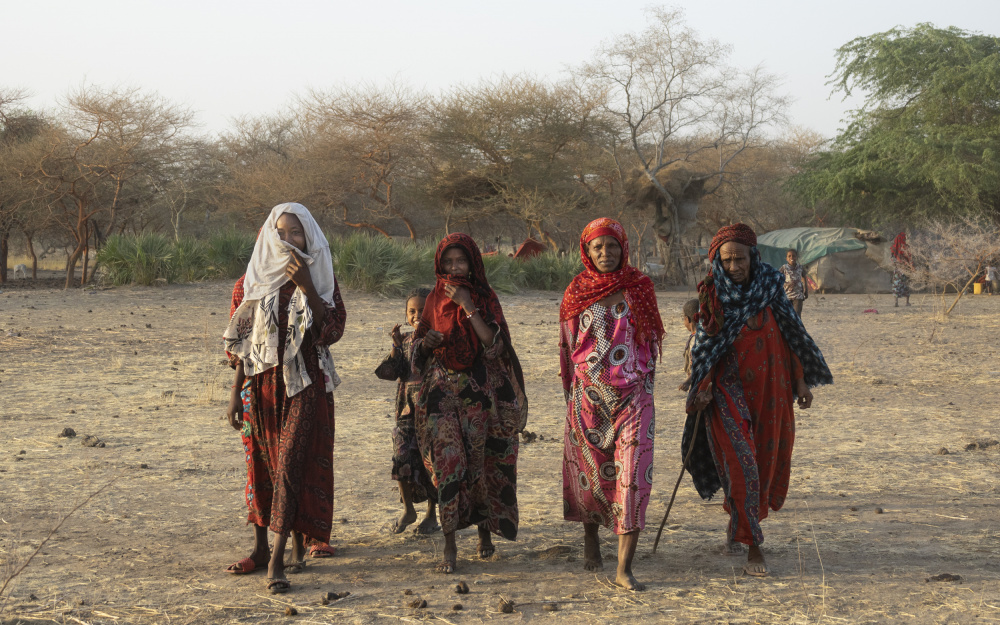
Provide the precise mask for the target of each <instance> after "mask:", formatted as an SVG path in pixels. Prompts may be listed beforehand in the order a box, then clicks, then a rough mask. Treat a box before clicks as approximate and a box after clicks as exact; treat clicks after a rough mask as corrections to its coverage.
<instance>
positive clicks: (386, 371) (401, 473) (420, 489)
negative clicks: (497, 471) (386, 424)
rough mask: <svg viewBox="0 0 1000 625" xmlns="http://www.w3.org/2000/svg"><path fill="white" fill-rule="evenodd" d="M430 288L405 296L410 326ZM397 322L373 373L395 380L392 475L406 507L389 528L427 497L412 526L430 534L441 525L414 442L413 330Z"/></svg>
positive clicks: (407, 520)
mask: <svg viewBox="0 0 1000 625" xmlns="http://www.w3.org/2000/svg"><path fill="white" fill-rule="evenodd" d="M429 293H430V289H414V290H413V291H412V292H411V293H410V295H409V296H408V297H407V298H406V323H407V324H409V325H410V326H411V327H412V328H413V329H414V330H415V329H416V328H417V324H419V323H420V316H421V315H422V314H423V312H424V300H426V299H427V295H428V294H429ZM399 328H400V324H398V323H397V324H396V325H395V326H394V327H393V328H392V331H391V332H389V337H390V338H391V339H392V351H391V352H389V355H388V356H386V357H385V360H383V361H382V364H381V365H379V367H378V369H376V370H375V375H376V376H378V377H379V378H381V379H383V380H398V381H399V386H398V389H397V391H396V426H395V427H394V428H393V429H392V447H393V452H392V479H394V480H396V481H397V482H398V483H399V498H400V500H401V501H402V503H403V505H404V506H405V507H406V509H405V510H404V511H403V516H401V517H399V519H397V520H395V521H393V523H392V528H391V529H392V532H393V533H394V534H399V533H400V532H402V531H403V530H405V529H406V528H407V526H409V525H410V524H411V523H413V522H414V521H416V520H417V511H416V510H415V509H414V507H413V504H415V503H421V502H422V501H424V500H426V501H427V514H426V515H425V516H424V519H423V520H422V521H421V522H420V524H419V525H418V526H417V528H416V533H418V534H430V533H433V532H436V531H438V530H439V529H441V526H439V525H438V524H437V519H436V517H437V514H436V511H435V506H434V500H433V499H431V498H429V497H428V496H427V494H428V492H429V491H430V492H435V491H434V490H433V487H431V482H430V479H429V478H428V476H427V471H426V469H424V463H423V460H422V459H421V457H420V449H419V447H418V446H417V434H416V430H415V429H414V426H413V406H414V402H415V400H416V397H415V394H416V393H417V392H418V391H419V390H420V380H421V378H420V376H419V375H416V376H414V374H413V372H412V369H411V367H410V356H411V355H412V349H413V333H412V332H409V333H407V334H405V335H404V334H402V333H400V331H399Z"/></svg>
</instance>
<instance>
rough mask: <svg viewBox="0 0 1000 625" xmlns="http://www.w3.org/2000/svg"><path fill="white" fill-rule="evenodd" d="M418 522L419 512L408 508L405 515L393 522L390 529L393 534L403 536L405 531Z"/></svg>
mask: <svg viewBox="0 0 1000 625" xmlns="http://www.w3.org/2000/svg"><path fill="white" fill-rule="evenodd" d="M416 520H417V511H416V510H414V509H413V508H407V509H406V511H405V512H404V513H403V516H401V517H399V518H398V519H396V520H395V521H393V522H392V527H391V528H390V529H391V530H392V533H393V534H402V533H403V531H404V530H405V529H406V528H407V527H409V526H410V524H411V523H413V522H414V521H416Z"/></svg>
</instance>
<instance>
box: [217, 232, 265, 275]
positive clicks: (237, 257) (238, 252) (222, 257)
mask: <svg viewBox="0 0 1000 625" xmlns="http://www.w3.org/2000/svg"><path fill="white" fill-rule="evenodd" d="M256 242H257V236H256V235H255V234H254V233H252V232H240V231H239V230H235V229H230V230H223V231H222V232H217V233H215V234H213V235H212V236H211V237H209V239H208V247H207V248H206V249H205V254H206V257H207V259H208V265H209V271H210V272H211V274H212V275H214V276H217V277H219V278H239V277H240V276H242V275H243V274H244V273H246V270H247V263H249V262H250V256H251V255H252V254H253V246H254V243H256Z"/></svg>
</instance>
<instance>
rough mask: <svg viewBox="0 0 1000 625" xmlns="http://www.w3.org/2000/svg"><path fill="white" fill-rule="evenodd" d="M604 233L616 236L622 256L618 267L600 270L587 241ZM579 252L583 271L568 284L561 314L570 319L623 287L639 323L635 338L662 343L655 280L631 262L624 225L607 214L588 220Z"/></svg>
mask: <svg viewBox="0 0 1000 625" xmlns="http://www.w3.org/2000/svg"><path fill="white" fill-rule="evenodd" d="M605 235H607V236H612V237H614V238H615V239H616V240H617V241H618V244H619V245H621V247H622V260H621V264H620V265H619V266H618V269H616V270H615V271H611V272H608V273H601V272H600V271H598V270H597V267H596V266H595V265H594V261H592V260H590V255H589V254H587V244H588V243H590V242H591V241H592V240H594V239H596V238H597V237H600V236H605ZM580 256H581V257H582V258H583V271H582V272H580V274H578V275H577V276H576V277H575V278H573V281H572V282H571V283H570V285H569V286H568V287H567V288H566V294H565V295H564V296H563V300H562V304H561V305H560V306H559V318H560V319H561V320H562V321H568V320H569V319H572V318H573V317H576V316H577V315H579V314H580V313H582V312H583V311H585V310H587V308H589V307H590V306H591V305H592V304H593V303H594V302H596V301H598V300H602V299H604V298H605V297H607V296H609V295H612V294H614V293H617V292H618V291H624V292H625V302H626V303H627V304H628V307H629V308H630V309H631V310H632V319H633V320H634V323H635V325H636V340H637V341H638V342H640V343H648V342H650V341H656V343H657V345H658V346H660V345H661V344H662V342H663V335H664V333H665V332H664V330H663V319H662V318H661V317H660V309H659V307H658V306H657V304H656V293H655V291H654V290H653V281H652V280H650V279H649V276H647V275H646V274H644V273H642V272H641V271H639V270H638V269H636V268H635V267H632V266H631V265H629V263H628V237H627V236H626V235H625V229H624V228H623V227H622V225H621V224H620V223H618V222H617V221H615V220H614V219H608V218H607V217H601V218H600V219H595V220H594V221H592V222H590V223H589V224H587V227H586V228H584V229H583V234H582V235H581V236H580ZM661 351H662V350H661Z"/></svg>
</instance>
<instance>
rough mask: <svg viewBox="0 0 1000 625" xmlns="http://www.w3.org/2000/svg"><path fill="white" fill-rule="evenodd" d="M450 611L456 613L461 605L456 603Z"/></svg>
mask: <svg viewBox="0 0 1000 625" xmlns="http://www.w3.org/2000/svg"><path fill="white" fill-rule="evenodd" d="M451 609H452V610H454V611H456V612H458V611H459V610H461V609H462V604H461V603H456V604H455V605H453V606H451Z"/></svg>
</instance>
